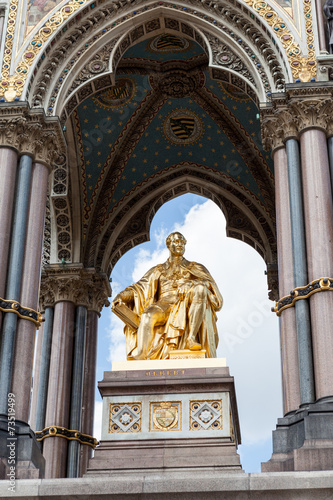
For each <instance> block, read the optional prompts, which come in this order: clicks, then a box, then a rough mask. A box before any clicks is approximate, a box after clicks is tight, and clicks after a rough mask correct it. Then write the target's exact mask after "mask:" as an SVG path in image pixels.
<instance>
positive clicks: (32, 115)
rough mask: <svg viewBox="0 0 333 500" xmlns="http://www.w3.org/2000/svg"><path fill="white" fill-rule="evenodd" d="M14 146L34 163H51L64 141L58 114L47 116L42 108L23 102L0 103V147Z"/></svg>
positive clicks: (62, 149) (63, 147) (48, 164)
mask: <svg viewBox="0 0 333 500" xmlns="http://www.w3.org/2000/svg"><path fill="white" fill-rule="evenodd" d="M1 146H6V147H11V148H14V149H16V150H17V151H18V153H19V154H28V155H30V156H32V158H33V160H34V161H35V162H38V163H43V164H45V165H47V166H51V165H52V164H53V163H54V161H55V160H56V158H57V157H58V155H59V154H60V153H62V152H65V149H66V144H65V140H64V137H63V133H62V129H61V125H60V122H59V120H58V118H56V117H47V116H46V115H45V113H44V110H43V109H30V108H29V106H28V104H27V103H21V102H20V103H11V104H8V103H6V104H5V105H3V104H2V105H0V147H1Z"/></svg>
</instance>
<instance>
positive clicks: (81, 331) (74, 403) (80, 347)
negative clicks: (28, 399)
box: [67, 305, 87, 477]
mask: <svg viewBox="0 0 333 500" xmlns="http://www.w3.org/2000/svg"><path fill="white" fill-rule="evenodd" d="M75 319H76V322H75V336H74V354H73V372H72V392H71V409H70V419H69V427H70V429H72V430H78V431H80V430H81V413H82V389H83V376H84V358H85V356H84V355H85V344H86V324H87V308H86V307H85V306H82V305H80V306H78V307H77V308H76V312H75ZM79 450H80V443H79V442H78V441H75V440H73V441H70V442H69V443H68V459H67V477H78V474H79Z"/></svg>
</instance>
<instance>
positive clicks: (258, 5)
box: [244, 0, 317, 82]
mask: <svg viewBox="0 0 333 500" xmlns="http://www.w3.org/2000/svg"><path fill="white" fill-rule="evenodd" d="M244 1H245V2H246V3H247V5H249V6H250V7H252V9H254V10H255V11H256V13H257V14H259V15H260V16H261V17H263V18H264V19H265V21H266V22H267V23H268V24H269V25H270V26H271V27H272V28H273V30H274V32H275V35H276V36H277V37H278V38H279V39H280V40H281V43H282V45H283V47H284V49H285V51H286V54H287V57H288V60H289V63H290V67H291V70H292V73H293V77H294V80H297V79H299V80H300V81H302V82H309V81H310V80H311V78H315V77H316V74H317V62H316V58H315V47H314V35H313V23H312V12H311V1H310V0H304V1H303V13H304V19H305V25H306V40H307V47H308V55H307V57H305V56H304V55H302V52H301V49H300V46H299V45H298V43H297V42H296V41H295V39H294V37H293V35H292V34H291V33H290V31H289V29H288V27H287V25H286V24H285V21H284V20H283V19H282V18H281V17H279V15H278V14H277V12H275V11H274V9H273V8H272V7H271V6H270V5H269V4H268V3H267V2H265V1H261V0H244Z"/></svg>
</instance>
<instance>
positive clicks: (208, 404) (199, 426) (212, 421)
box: [190, 399, 223, 431]
mask: <svg viewBox="0 0 333 500" xmlns="http://www.w3.org/2000/svg"><path fill="white" fill-rule="evenodd" d="M222 428H223V422H222V400H221V399H214V400H196V401H190V430H191V431H202V430H205V431H208V430H212V431H217V430H220V429H222Z"/></svg>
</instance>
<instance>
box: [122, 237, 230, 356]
mask: <svg viewBox="0 0 333 500" xmlns="http://www.w3.org/2000/svg"><path fill="white" fill-rule="evenodd" d="M166 245H167V247H168V249H169V252H170V256H169V258H168V260H167V261H166V262H165V263H164V264H159V265H157V266H155V267H153V268H152V269H150V270H149V271H148V272H147V273H146V274H145V275H144V276H143V277H142V278H141V279H140V280H139V281H138V282H137V283H134V284H133V285H131V286H129V287H127V288H125V290H123V291H122V292H120V293H119V294H118V295H117V296H116V298H115V299H114V301H113V302H112V310H113V311H114V312H115V313H116V314H117V315H118V316H119V317H121V318H122V320H123V321H124V322H125V323H126V325H125V329H124V331H125V338H126V351H127V359H128V360H130V359H166V358H168V357H169V353H170V351H172V350H175V349H177V350H183V349H190V350H191V351H198V350H201V349H204V350H205V351H206V357H209V358H215V357H216V347H217V345H218V333H217V328H216V320H217V317H216V311H219V310H220V309H221V307H222V303H223V300H222V296H221V294H220V291H219V289H218V287H217V285H216V283H215V281H214V280H213V278H212V277H211V275H210V274H209V272H208V271H207V269H206V268H205V267H204V266H202V265H201V264H197V263H196V262H189V261H187V260H186V259H184V257H183V255H184V252H185V245H186V239H185V238H184V236H183V235H182V234H180V233H177V232H176V233H172V234H170V235H169V236H168V237H167V239H166Z"/></svg>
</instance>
